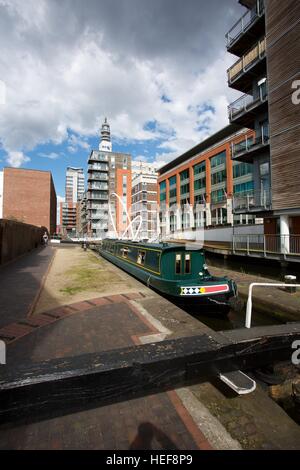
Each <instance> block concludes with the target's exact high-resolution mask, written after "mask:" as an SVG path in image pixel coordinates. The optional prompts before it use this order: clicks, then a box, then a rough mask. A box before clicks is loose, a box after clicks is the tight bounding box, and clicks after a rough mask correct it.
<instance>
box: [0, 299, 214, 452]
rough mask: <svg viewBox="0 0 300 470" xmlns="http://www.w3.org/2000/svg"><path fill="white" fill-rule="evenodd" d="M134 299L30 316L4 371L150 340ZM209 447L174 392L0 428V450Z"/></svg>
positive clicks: (13, 344) (9, 352) (150, 331)
mask: <svg viewBox="0 0 300 470" xmlns="http://www.w3.org/2000/svg"><path fill="white" fill-rule="evenodd" d="M138 299H144V294H143V293H136V294H134V293H131V294H126V295H124V294H123V295H114V296H109V297H101V298H97V299H93V300H92V301H91V300H89V301H85V302H80V303H76V304H72V305H70V306H68V307H60V308H57V309H55V310H52V311H50V312H45V313H43V314H39V315H36V316H32V317H30V318H29V319H28V320H27V321H28V323H27V326H25V325H23V328H24V332H23V336H22V337H19V338H17V339H16V340H14V341H12V342H11V343H10V344H9V345H8V349H7V367H14V366H17V365H20V364H21V363H22V362H23V361H25V362H28V361H29V362H39V361H44V360H46V359H51V358H58V357H67V356H76V355H80V354H84V353H89V352H96V351H98V352H101V351H107V350H109V349H115V348H121V347H126V346H130V345H133V344H139V343H141V342H142V341H143V338H145V337H147V338H148V341H150V340H151V339H152V338H153V340H154V338H155V337H156V336H157V334H158V333H159V330H157V328H156V327H154V326H153V325H151V324H150V323H149V321H148V320H147V318H146V317H145V316H144V315H143V309H142V310H141V311H140V310H139V309H138V308H137V307H136V304H135V301H136V300H138ZM152 302H153V299H152ZM33 325H34V326H33ZM26 328H27V331H26ZM211 448H212V447H211V445H210V443H209V442H208V440H207V439H206V437H205V436H204V434H203V433H202V431H201V430H200V428H199V427H198V426H197V425H196V424H195V422H194V420H193V418H192V416H191V415H190V413H189V412H188V411H187V409H186V408H185V407H184V405H183V403H182V401H181V400H180V398H179V397H178V395H177V394H176V392H175V391H170V392H167V393H159V394H156V395H151V396H146V397H142V398H136V399H134V400H131V401H124V402H122V403H116V404H113V405H109V406H104V407H100V408H93V409H91V410H85V411H80V412H75V413H73V414H69V415H66V416H61V417H56V416H52V417H51V419H47V420H45V421H41V422H37V423H31V424H27V425H24V424H22V425H15V426H9V428H8V429H7V428H5V426H4V428H2V427H1V426H0V449H158V450H159V449H165V450H176V449H180V450H190V449H194V450H197V449H201V450H208V449H211Z"/></svg>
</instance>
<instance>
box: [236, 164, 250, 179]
mask: <svg viewBox="0 0 300 470" xmlns="http://www.w3.org/2000/svg"><path fill="white" fill-rule="evenodd" d="M252 173H253V165H251V164H250V163H236V164H235V165H234V166H233V177H234V178H239V177H240V176H245V175H251V174H252Z"/></svg>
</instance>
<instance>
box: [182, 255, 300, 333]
mask: <svg viewBox="0 0 300 470" xmlns="http://www.w3.org/2000/svg"><path fill="white" fill-rule="evenodd" d="M206 262H207V265H208V267H209V266H214V267H217V268H222V267H223V268H225V269H230V270H232V271H235V272H242V273H245V274H252V275H254V276H255V275H256V276H257V281H258V282H259V280H260V279H261V278H262V277H266V278H269V279H272V280H274V281H282V280H283V278H284V276H285V275H287V274H293V275H295V276H297V278H298V279H300V266H299V267H296V268H295V267H294V266H292V267H291V266H288V267H285V268H282V267H281V266H280V264H279V263H277V262H273V261H269V260H267V261H266V260H264V261H263V262H262V261H260V260H259V259H252V258H251V259H249V258H245V257H240V258H234V259H226V260H224V258H223V257H222V256H215V255H214V256H211V254H210V255H206ZM181 308H182V307H181ZM185 310H186V312H187V313H189V314H190V315H192V316H193V317H196V318H199V320H200V321H201V322H202V323H204V324H205V325H207V326H209V327H210V328H212V329H213V330H215V331H222V330H231V329H235V328H243V327H244V326H245V316H246V306H245V305H244V306H242V305H240V306H239V308H234V309H232V310H230V312H229V314H228V315H227V316H226V315H220V314H217V313H215V314H214V313H209V314H205V311H199V310H198V311H197V310H195V309H194V308H193V309H189V308H186V309H185ZM280 323H281V322H280V321H279V320H277V319H276V318H274V317H273V316H271V315H267V314H265V313H262V312H260V311H257V310H255V309H253V310H252V325H253V326H267V325H276V324H280Z"/></svg>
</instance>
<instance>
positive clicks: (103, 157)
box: [89, 151, 108, 162]
mask: <svg viewBox="0 0 300 470" xmlns="http://www.w3.org/2000/svg"><path fill="white" fill-rule="evenodd" d="M89 159H90V160H92V161H97V162H108V155H102V154H101V153H98V152H95V151H94V152H92V154H91V156H90V158H89Z"/></svg>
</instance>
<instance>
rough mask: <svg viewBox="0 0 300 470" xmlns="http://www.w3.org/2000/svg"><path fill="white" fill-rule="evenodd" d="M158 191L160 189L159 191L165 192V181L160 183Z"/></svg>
mask: <svg viewBox="0 0 300 470" xmlns="http://www.w3.org/2000/svg"><path fill="white" fill-rule="evenodd" d="M159 189H160V191H165V190H166V181H162V182H161V183H160V184H159Z"/></svg>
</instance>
